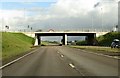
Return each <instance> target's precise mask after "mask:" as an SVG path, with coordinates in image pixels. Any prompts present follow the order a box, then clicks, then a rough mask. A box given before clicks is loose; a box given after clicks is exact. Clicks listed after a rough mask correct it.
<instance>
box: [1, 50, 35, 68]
mask: <svg viewBox="0 0 120 78" xmlns="http://www.w3.org/2000/svg"><path fill="white" fill-rule="evenodd" d="M35 51H36V50H34V51H32V52H30V53H27V54H25V55H23V56H21V57H19V58H17V59H15V60H13V61H11V62H9V63H7V64H5V65H3V66H1V67H0V70H1V69H3V68H5V67H7V66H9V65H11V64H13V63H15V62H17V61H19V60H21V59H22V58H24V57H26V56H28V55H30V54H32V53H34V52H35Z"/></svg>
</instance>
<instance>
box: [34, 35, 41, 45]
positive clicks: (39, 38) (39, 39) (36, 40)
mask: <svg viewBox="0 0 120 78" xmlns="http://www.w3.org/2000/svg"><path fill="white" fill-rule="evenodd" d="M40 44H41V37H40V36H38V35H35V44H34V46H38V45H40Z"/></svg>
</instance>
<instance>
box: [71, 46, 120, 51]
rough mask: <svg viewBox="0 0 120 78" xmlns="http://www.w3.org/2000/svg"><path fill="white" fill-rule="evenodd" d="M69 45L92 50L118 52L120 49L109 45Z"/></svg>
mask: <svg viewBox="0 0 120 78" xmlns="http://www.w3.org/2000/svg"><path fill="white" fill-rule="evenodd" d="M70 47H72V48H78V49H83V50H90V51H93V52H120V49H118V48H114V49H111V48H110V47H102V46H70Z"/></svg>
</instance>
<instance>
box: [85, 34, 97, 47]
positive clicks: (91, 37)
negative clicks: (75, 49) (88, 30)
mask: <svg viewBox="0 0 120 78" xmlns="http://www.w3.org/2000/svg"><path fill="white" fill-rule="evenodd" d="M95 38H96V34H91V35H88V36H86V41H87V45H95Z"/></svg>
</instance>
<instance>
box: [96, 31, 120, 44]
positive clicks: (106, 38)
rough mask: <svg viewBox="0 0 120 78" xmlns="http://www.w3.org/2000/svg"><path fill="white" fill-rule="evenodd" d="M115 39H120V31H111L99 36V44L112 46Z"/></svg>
mask: <svg viewBox="0 0 120 78" xmlns="http://www.w3.org/2000/svg"><path fill="white" fill-rule="evenodd" d="M114 39H119V40H120V32H110V33H107V34H105V35H103V36H100V37H98V38H97V41H98V45H99V46H110V45H111V43H112V41H113V40H114Z"/></svg>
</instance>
